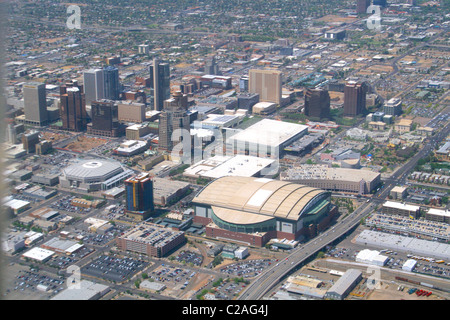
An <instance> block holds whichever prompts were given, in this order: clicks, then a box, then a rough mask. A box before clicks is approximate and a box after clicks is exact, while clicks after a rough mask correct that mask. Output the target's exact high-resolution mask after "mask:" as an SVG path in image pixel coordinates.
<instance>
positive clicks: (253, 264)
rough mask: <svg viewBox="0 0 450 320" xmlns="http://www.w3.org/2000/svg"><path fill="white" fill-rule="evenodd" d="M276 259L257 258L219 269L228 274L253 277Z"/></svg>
mask: <svg viewBox="0 0 450 320" xmlns="http://www.w3.org/2000/svg"><path fill="white" fill-rule="evenodd" d="M276 261H277V260H276V259H258V260H249V261H242V262H238V263H233V264H230V265H227V266H225V267H223V268H221V269H220V271H221V272H223V273H227V274H229V275H233V276H238V277H244V278H253V277H256V276H257V275H259V274H260V273H261V272H262V271H263V270H264V269H265V268H267V267H269V266H270V265H271V264H272V263H275V262H276Z"/></svg>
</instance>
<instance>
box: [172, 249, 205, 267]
mask: <svg viewBox="0 0 450 320" xmlns="http://www.w3.org/2000/svg"><path fill="white" fill-rule="evenodd" d="M175 261H178V262H181V263H185V264H188V265H193V266H196V267H199V266H201V265H202V262H203V256H202V255H201V254H199V253H195V252H192V251H186V250H182V251H181V252H180V253H179V254H177V256H176V257H175Z"/></svg>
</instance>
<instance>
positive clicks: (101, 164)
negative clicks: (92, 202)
mask: <svg viewBox="0 0 450 320" xmlns="http://www.w3.org/2000/svg"><path fill="white" fill-rule="evenodd" d="M132 174H133V171H131V170H129V169H126V168H124V167H123V166H122V165H121V164H120V163H119V162H115V161H109V160H100V159H95V160H83V161H79V162H77V163H74V164H71V165H69V166H67V167H66V168H64V169H63V170H62V175H61V176H60V178H59V184H60V186H61V187H63V188H70V189H72V188H73V189H77V190H79V191H85V192H91V191H99V190H107V189H111V188H113V187H116V186H117V185H119V184H121V183H122V182H123V181H124V180H125V179H126V178H128V177H129V176H131V175H132Z"/></svg>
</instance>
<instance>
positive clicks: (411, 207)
mask: <svg viewBox="0 0 450 320" xmlns="http://www.w3.org/2000/svg"><path fill="white" fill-rule="evenodd" d="M383 207H389V208H394V209H401V210H408V211H417V210H419V209H420V207H419V206H414V205H411V204H407V203H402V202H395V201H386V202H385V203H384V204H383Z"/></svg>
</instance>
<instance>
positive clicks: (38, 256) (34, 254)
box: [22, 247, 55, 263]
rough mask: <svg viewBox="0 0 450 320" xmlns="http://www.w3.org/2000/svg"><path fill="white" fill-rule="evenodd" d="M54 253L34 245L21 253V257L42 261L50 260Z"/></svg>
mask: <svg viewBox="0 0 450 320" xmlns="http://www.w3.org/2000/svg"><path fill="white" fill-rule="evenodd" d="M54 254H55V252H54V251H51V250H47V249H44V248H39V247H35V248H32V249H30V250H28V251H27V252H25V253H24V254H22V257H24V258H28V259H31V260H33V261H36V262H41V263H44V262H47V261H48V260H50V259H51V257H53V255H54Z"/></svg>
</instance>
